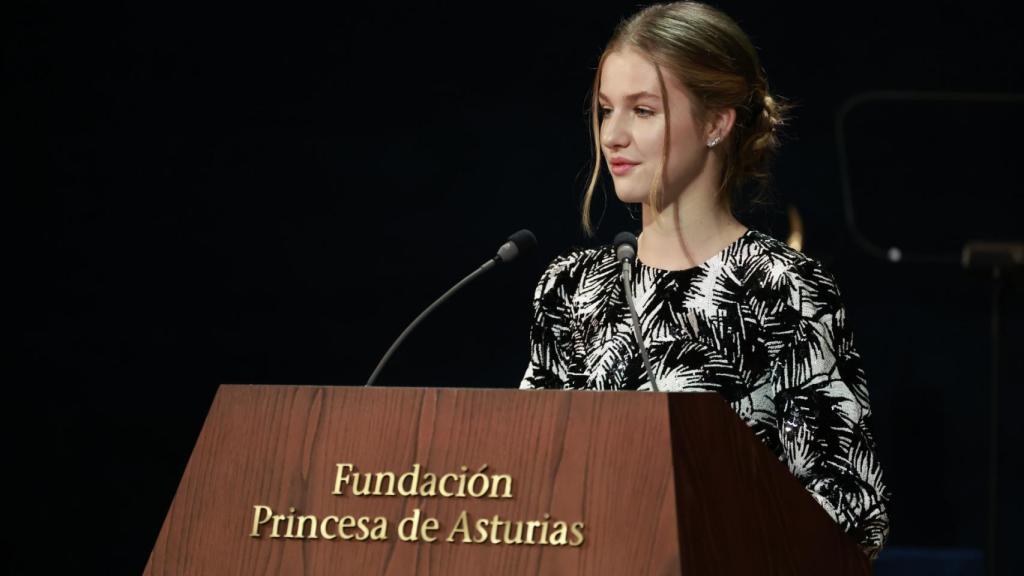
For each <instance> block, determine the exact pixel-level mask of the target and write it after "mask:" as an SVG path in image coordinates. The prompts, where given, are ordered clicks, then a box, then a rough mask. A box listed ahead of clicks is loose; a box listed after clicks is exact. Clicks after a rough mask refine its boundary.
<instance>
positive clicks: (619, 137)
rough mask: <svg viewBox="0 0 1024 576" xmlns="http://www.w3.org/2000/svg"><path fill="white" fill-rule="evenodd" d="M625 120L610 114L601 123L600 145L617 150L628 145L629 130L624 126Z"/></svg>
mask: <svg viewBox="0 0 1024 576" xmlns="http://www.w3.org/2000/svg"><path fill="white" fill-rule="evenodd" d="M625 122H626V119H625V118H624V117H622V116H619V115H616V114H612V115H610V117H608V116H606V117H605V118H604V121H603V122H601V144H603V145H604V146H605V147H606V148H613V149H619V148H623V147H625V146H627V145H628V144H629V130H627V126H625Z"/></svg>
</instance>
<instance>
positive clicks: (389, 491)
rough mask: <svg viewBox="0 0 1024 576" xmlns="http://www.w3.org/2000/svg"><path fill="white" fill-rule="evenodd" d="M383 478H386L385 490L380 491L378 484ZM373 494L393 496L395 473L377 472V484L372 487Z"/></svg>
mask: <svg viewBox="0 0 1024 576" xmlns="http://www.w3.org/2000/svg"><path fill="white" fill-rule="evenodd" d="M384 478H387V479H388V489H387V492H383V493H382V492H381V491H380V485H381V483H382V481H383V479H384ZM373 495H374V496H394V495H395V473H394V472H377V484H376V485H375V486H374V488H373Z"/></svg>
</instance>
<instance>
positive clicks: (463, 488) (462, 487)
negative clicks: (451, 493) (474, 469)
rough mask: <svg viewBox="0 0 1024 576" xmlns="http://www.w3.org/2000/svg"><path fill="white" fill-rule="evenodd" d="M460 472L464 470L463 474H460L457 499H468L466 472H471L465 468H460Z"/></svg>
mask: <svg viewBox="0 0 1024 576" xmlns="http://www.w3.org/2000/svg"><path fill="white" fill-rule="evenodd" d="M459 470H462V474H459V490H458V492H456V493H455V497H456V498H465V497H466V472H468V471H469V468H466V467H465V466H459Z"/></svg>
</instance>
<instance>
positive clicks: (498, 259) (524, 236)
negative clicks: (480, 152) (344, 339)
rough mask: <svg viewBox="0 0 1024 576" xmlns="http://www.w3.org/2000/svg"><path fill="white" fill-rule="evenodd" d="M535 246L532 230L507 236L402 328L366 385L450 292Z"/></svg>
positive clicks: (372, 380)
mask: <svg viewBox="0 0 1024 576" xmlns="http://www.w3.org/2000/svg"><path fill="white" fill-rule="evenodd" d="M536 246H537V237H536V236H534V235H533V232H530V231H529V230H526V229H525V228H524V229H522V230H520V231H518V232H516V233H515V234H512V235H511V236H509V237H508V241H506V242H505V243H504V244H502V245H501V247H500V248H498V253H497V254H495V255H494V256H493V257H491V259H489V260H488V261H487V262H484V263H483V264H482V265H481V266H480V267H479V268H477V269H476V270H474V271H473V272H472V273H471V274H470V275H468V276H466V277H465V278H463V279H462V280H459V282H458V284H456V285H455V286H452V287H451V288H449V289H448V291H447V292H445V293H444V294H442V295H441V297H440V298H438V299H437V300H434V303H433V304H431V305H430V306H427V309H426V310H424V311H423V312H421V313H420V315H419V316H417V317H416V319H415V320H413V321H412V323H411V324H409V326H408V327H406V329H405V330H403V331H402V333H401V334H399V335H398V339H396V340H395V342H394V344H392V345H391V347H390V348H388V351H387V352H385V353H384V357H383V358H381V359H380V362H378V363H377V367H376V368H374V369H373V374H370V379H369V380H367V381H366V386H367V387H370V386H373V383H374V382H375V381H376V380H377V376H378V375H380V371H381V370H382V369H383V368H384V365H385V364H387V362H388V360H390V359H391V356H392V355H393V354H394V353H395V350H398V346H399V345H400V344H401V343H402V341H404V340H405V338H406V337H407V336H409V334H411V333H412V330H413V328H415V327H416V326H418V325H419V323H420V322H422V321H423V319H424V318H426V317H427V316H429V315H430V313H431V312H433V311H434V309H435V308H437V307H438V306H440V305H441V304H442V303H443V302H444V301H445V300H447V299H448V298H449V297H451V295H452V294H455V293H456V292H458V291H459V290H460V289H461V288H462V287H463V286H465V285H466V284H469V283H470V282H472V281H473V279H475V278H476V277H477V276H479V275H481V274H483V273H484V272H487V271H488V270H490V269H491V268H494V267H495V266H497V265H498V264H507V263H509V262H511V261H513V260H515V259H516V258H518V257H519V256H521V255H523V254H526V253H528V252H530V251H532V250H533V249H534V248H535V247H536Z"/></svg>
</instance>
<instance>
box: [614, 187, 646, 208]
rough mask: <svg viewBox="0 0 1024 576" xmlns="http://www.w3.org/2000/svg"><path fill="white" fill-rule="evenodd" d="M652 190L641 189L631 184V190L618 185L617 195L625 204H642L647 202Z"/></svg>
mask: <svg viewBox="0 0 1024 576" xmlns="http://www.w3.org/2000/svg"><path fill="white" fill-rule="evenodd" d="M650 192H651V191H650V190H648V189H647V188H644V189H643V190H640V189H639V188H637V187H635V186H630V189H629V190H622V189H620V188H618V187H616V188H615V196H616V197H617V198H618V199H619V201H620V202H623V203H625V204H642V203H644V202H647V200H648V198H649V197H650Z"/></svg>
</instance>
